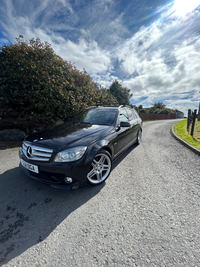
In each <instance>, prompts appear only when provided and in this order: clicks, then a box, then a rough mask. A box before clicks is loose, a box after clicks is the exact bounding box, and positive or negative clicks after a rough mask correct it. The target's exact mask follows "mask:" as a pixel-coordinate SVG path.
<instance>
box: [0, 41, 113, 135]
mask: <svg viewBox="0 0 200 267" xmlns="http://www.w3.org/2000/svg"><path fill="white" fill-rule="evenodd" d="M113 101H116V99H115V98H114V96H112V95H111V94H110V93H109V91H108V90H106V89H104V88H99V86H98V85H97V84H96V83H95V82H94V81H93V80H92V78H91V77H90V75H89V74H88V73H87V72H86V71H85V70H83V71H79V70H78V69H77V68H76V67H75V66H74V65H73V64H71V63H70V62H68V61H65V60H63V59H62V58H61V57H60V56H58V55H56V53H55V52H54V51H53V49H52V48H51V46H50V44H49V43H47V42H45V43H42V42H41V41H40V39H39V38H36V39H34V38H32V39H30V40H29V41H24V39H23V36H19V38H16V42H15V43H11V44H9V45H3V46H2V47H0V130H3V129H6V128H20V129H24V130H27V129H29V130H32V129H34V128H40V127H43V128H46V127H48V126H50V125H52V124H53V123H54V122H55V121H56V120H58V119H62V120H66V119H68V118H70V117H72V116H73V115H74V114H75V113H77V112H79V111H80V110H81V109H83V108H86V107H88V106H91V105H94V104H95V103H97V102H107V103H108V102H113Z"/></svg>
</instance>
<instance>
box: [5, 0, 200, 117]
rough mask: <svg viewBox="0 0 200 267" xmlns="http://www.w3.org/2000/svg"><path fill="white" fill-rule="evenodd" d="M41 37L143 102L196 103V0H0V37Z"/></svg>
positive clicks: (199, 14) (199, 71)
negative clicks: (126, 89) (129, 91)
mask: <svg viewBox="0 0 200 267" xmlns="http://www.w3.org/2000/svg"><path fill="white" fill-rule="evenodd" d="M19 35H23V36H24V38H25V39H26V40H28V39H29V38H32V37H39V38H40V39H41V40H42V41H43V42H44V41H47V42H49V43H50V44H51V46H52V48H53V49H54V50H55V52H56V53H57V54H58V55H60V56H61V57H62V58H64V59H65V60H67V61H71V62H73V63H74V64H75V66H76V67H77V68H78V69H80V70H83V68H84V69H86V71H87V72H88V73H89V74H90V75H91V76H92V78H93V79H94V80H95V81H96V82H98V84H100V85H102V86H104V87H107V88H108V87H109V86H110V84H111V83H112V81H113V80H115V79H118V80H119V81H120V82H121V83H122V85H123V86H126V87H128V88H129V89H131V93H132V94H133V97H132V99H131V102H132V103H133V104H136V105H141V104H142V105H143V106H144V107H148V106H151V105H152V104H153V103H154V102H164V103H165V104H166V105H167V107H170V108H173V109H179V110H181V111H183V112H184V113H185V115H186V114H187V109H189V108H190V109H195V108H196V109H198V106H199V100H200V93H199V91H200V0H175V1H166V0H165V1H164V0H132V1H130V0H94V1H89V0H73V1H68V0H42V1H41V0H28V1H27V0H17V1H16V0H0V44H1V45H2V44H4V43H9V42H14V41H15V38H16V37H18V36H19Z"/></svg>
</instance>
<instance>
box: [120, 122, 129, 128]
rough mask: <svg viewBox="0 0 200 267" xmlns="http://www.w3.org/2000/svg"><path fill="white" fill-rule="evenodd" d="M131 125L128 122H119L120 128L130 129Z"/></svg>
mask: <svg viewBox="0 0 200 267" xmlns="http://www.w3.org/2000/svg"><path fill="white" fill-rule="evenodd" d="M130 126H131V124H130V123H129V122H128V121H121V122H120V127H130Z"/></svg>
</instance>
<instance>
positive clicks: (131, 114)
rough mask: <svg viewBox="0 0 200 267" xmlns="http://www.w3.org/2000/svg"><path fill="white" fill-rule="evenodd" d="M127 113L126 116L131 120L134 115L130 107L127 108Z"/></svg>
mask: <svg viewBox="0 0 200 267" xmlns="http://www.w3.org/2000/svg"><path fill="white" fill-rule="evenodd" d="M126 110H127V113H128V117H129V120H130V121H132V120H133V119H134V116H133V113H132V111H131V109H129V108H127V109H126Z"/></svg>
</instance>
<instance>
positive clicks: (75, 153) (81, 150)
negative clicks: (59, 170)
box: [54, 146, 87, 162]
mask: <svg viewBox="0 0 200 267" xmlns="http://www.w3.org/2000/svg"><path fill="white" fill-rule="evenodd" d="M86 149H87V147H86V146H78V147H73V148H70V149H67V150H64V151H61V152H59V153H58V154H57V155H56V157H55V159H54V161H55V162H70V161H75V160H78V159H80V158H82V156H83V155H84V154H85V151H86Z"/></svg>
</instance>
